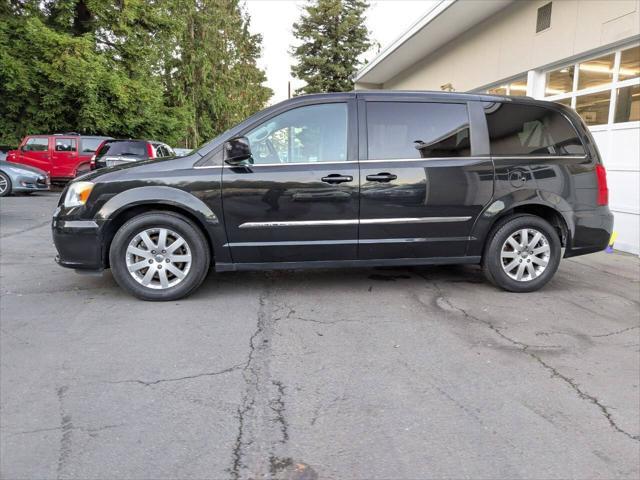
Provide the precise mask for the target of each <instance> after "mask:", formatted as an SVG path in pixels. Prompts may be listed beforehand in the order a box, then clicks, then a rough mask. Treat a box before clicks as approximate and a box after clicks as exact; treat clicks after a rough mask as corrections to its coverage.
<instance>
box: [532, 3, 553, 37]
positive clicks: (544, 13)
mask: <svg viewBox="0 0 640 480" xmlns="http://www.w3.org/2000/svg"><path fill="white" fill-rule="evenodd" d="M550 26H551V2H549V3H547V4H546V5H543V6H542V7H540V8H539V9H538V19H537V21H536V33H539V32H542V31H543V30H546V29H547V28H549V27H550Z"/></svg>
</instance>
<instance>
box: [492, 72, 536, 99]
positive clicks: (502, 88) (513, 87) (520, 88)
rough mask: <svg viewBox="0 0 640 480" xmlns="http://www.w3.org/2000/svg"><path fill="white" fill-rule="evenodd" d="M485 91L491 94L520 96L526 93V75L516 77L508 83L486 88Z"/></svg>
mask: <svg viewBox="0 0 640 480" xmlns="http://www.w3.org/2000/svg"><path fill="white" fill-rule="evenodd" d="M487 93H490V94H492V95H511V96H513V97H522V96H524V95H526V94H527V77H526V76H523V77H518V78H516V79H514V80H512V81H511V82H509V83H505V84H502V85H496V86H495V87H491V88H488V89H487Z"/></svg>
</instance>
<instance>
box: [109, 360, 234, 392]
mask: <svg viewBox="0 0 640 480" xmlns="http://www.w3.org/2000/svg"><path fill="white" fill-rule="evenodd" d="M242 365H243V364H238V365H233V366H232V367H229V368H225V369H223V370H218V371H216V372H205V373H196V374H195V375H187V376H184V377H177V378H160V379H158V380H150V381H145V380H136V379H134V380H115V381H112V382H102V383H108V384H112V385H113V384H119V383H138V384H140V385H144V386H146V387H149V386H151V385H157V384H159V383H166V382H181V381H183V380H192V379H194V378H201V377H215V376H216V375H223V374H225V373H229V372H233V371H235V370H238V369H240V368H241V367H242Z"/></svg>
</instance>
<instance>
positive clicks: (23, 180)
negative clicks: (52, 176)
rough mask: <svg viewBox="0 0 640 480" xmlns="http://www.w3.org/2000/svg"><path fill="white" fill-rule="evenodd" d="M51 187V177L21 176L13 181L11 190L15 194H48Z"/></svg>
mask: <svg viewBox="0 0 640 480" xmlns="http://www.w3.org/2000/svg"><path fill="white" fill-rule="evenodd" d="M50 185H51V181H50V180H49V177H45V176H38V177H34V176H31V175H20V176H18V178H16V179H14V180H13V185H12V188H11V190H12V191H14V192H35V191H41V192H46V191H47V190H49V188H50Z"/></svg>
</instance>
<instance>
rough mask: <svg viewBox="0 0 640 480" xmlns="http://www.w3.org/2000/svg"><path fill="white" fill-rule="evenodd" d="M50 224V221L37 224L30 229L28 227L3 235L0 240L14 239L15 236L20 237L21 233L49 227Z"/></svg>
mask: <svg viewBox="0 0 640 480" xmlns="http://www.w3.org/2000/svg"><path fill="white" fill-rule="evenodd" d="M50 224H51V219H48V220H47V221H46V222H42V223H38V224H37V225H33V226H31V227H28V228H23V229H22V230H17V231H15V232H11V233H7V234H5V235H2V236H0V238H10V237H15V236H16V235H20V234H22V233H26V232H30V231H31V230H37V229H38V228H42V227H44V226H46V225H50Z"/></svg>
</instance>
